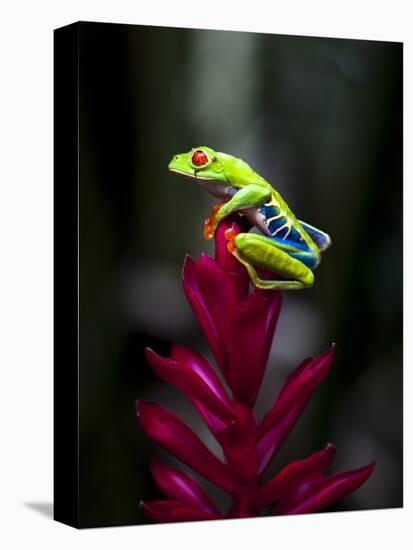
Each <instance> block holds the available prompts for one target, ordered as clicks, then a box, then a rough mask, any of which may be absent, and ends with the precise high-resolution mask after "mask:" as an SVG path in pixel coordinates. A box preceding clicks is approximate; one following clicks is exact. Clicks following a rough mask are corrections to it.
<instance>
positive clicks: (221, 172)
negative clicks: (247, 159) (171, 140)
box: [168, 146, 236, 200]
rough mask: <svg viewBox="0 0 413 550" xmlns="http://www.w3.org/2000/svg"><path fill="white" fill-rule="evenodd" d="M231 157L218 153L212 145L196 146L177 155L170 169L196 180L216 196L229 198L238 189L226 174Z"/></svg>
mask: <svg viewBox="0 0 413 550" xmlns="http://www.w3.org/2000/svg"><path fill="white" fill-rule="evenodd" d="M230 158H231V157H230V156H229V155H226V154H224V153H217V152H216V151H214V150H213V149H211V148H210V147H205V146H201V147H195V148H194V149H191V150H190V151H189V152H188V153H181V154H179V155H175V156H174V157H173V159H172V160H171V162H170V163H169V166H168V168H169V170H170V171H171V172H174V173H175V174H178V175H180V176H184V177H186V178H189V179H191V180H193V181H196V182H197V183H198V184H199V185H202V187H205V188H206V189H207V190H208V191H209V192H210V193H211V194H212V195H213V196H214V197H217V198H219V199H221V200H228V199H229V198H230V197H231V196H232V195H233V194H234V193H235V191H236V189H235V187H234V186H233V184H230V183H229V181H228V179H227V176H226V169H225V168H226V164H227V163H228V160H229V159H230Z"/></svg>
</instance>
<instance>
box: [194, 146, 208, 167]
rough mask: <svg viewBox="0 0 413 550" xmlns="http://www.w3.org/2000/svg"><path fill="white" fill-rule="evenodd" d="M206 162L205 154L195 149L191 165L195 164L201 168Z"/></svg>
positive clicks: (206, 156)
mask: <svg viewBox="0 0 413 550" xmlns="http://www.w3.org/2000/svg"><path fill="white" fill-rule="evenodd" d="M208 162H209V158H208V155H207V154H206V153H205V151H202V149H197V150H196V151H194V153H193V154H192V164H195V165H196V166H202V165H203V164H207V163H208Z"/></svg>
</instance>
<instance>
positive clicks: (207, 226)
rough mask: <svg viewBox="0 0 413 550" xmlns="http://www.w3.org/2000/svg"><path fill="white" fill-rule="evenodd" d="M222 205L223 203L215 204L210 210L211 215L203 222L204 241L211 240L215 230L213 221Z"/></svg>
mask: <svg viewBox="0 0 413 550" xmlns="http://www.w3.org/2000/svg"><path fill="white" fill-rule="evenodd" d="M224 204H225V202H219V203H217V204H215V205H214V207H213V208H212V212H211V214H210V215H209V216H208V218H206V220H205V221H204V239H206V240H207V241H209V240H210V239H212V238H213V236H214V234H215V229H216V225H217V224H216V221H215V218H216V215H217V213H218V211H219V210H220V209H221V207H222V206H223V205H224Z"/></svg>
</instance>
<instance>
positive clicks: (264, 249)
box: [169, 146, 331, 290]
mask: <svg viewBox="0 0 413 550" xmlns="http://www.w3.org/2000/svg"><path fill="white" fill-rule="evenodd" d="M169 170H170V171H171V172H174V173H176V174H179V175H182V176H185V177H187V178H190V179H191V180H193V181H196V182H197V183H199V184H200V185H202V187H205V188H206V189H207V190H208V191H209V192H210V193H211V194H212V195H213V196H214V197H216V198H218V199H219V200H220V201H221V202H220V203H218V204H217V205H215V207H214V208H213V211H212V214H211V216H210V217H209V218H207V220H206V221H205V228H204V236H205V238H207V239H211V238H212V237H213V236H214V233H215V230H216V228H217V226H218V224H219V222H220V221H221V220H223V219H224V218H225V216H228V215H229V214H232V213H233V212H239V213H242V214H243V215H245V216H246V217H247V219H248V221H249V222H250V223H251V224H252V225H253V226H254V227H256V228H257V229H258V231H259V233H260V234H256V233H239V234H238V235H235V233H234V232H233V231H232V230H231V229H229V230H227V232H226V234H225V236H226V238H227V240H228V244H227V247H228V250H229V251H230V252H231V253H232V254H233V255H234V256H235V257H236V258H237V259H238V260H239V261H240V262H241V263H242V264H243V265H244V266H245V267H246V269H247V271H248V273H249V276H250V279H251V282H252V283H253V284H254V285H255V286H256V287H258V288H264V289H280V290H293V289H300V288H305V287H310V286H312V285H313V282H314V273H313V270H314V269H315V268H316V267H317V266H318V264H319V263H320V260H321V254H320V253H321V252H322V251H324V250H326V249H327V248H328V247H329V246H330V244H331V239H330V237H329V235H327V233H324V232H323V231H320V230H319V229H317V228H315V227H313V226H311V225H309V224H307V223H304V222H302V221H300V220H298V219H297V218H296V217H295V215H294V214H293V212H292V211H291V210H290V208H289V207H288V205H287V203H286V202H285V201H284V200H283V199H282V197H281V195H280V194H279V193H278V192H277V191H276V190H275V189H274V188H273V187H272V185H271V184H269V183H268V182H267V181H266V180H265V179H264V178H263V177H262V176H260V175H259V174H257V173H256V172H255V171H254V170H253V169H252V168H251V167H250V166H249V165H248V164H247V163H246V162H244V161H243V160H241V159H239V158H236V157H233V156H231V155H227V154H225V153H218V152H216V151H214V150H213V149H211V148H210V147H204V146H201V147H197V148H195V149H191V151H189V152H188V153H182V154H178V155H175V156H174V157H173V158H172V160H171V162H170V163H169ZM257 267H258V268H264V269H266V270H269V271H271V272H273V273H276V274H278V275H281V276H282V279H274V280H266V279H262V278H260V277H259V275H258V273H257V269H256V268H257Z"/></svg>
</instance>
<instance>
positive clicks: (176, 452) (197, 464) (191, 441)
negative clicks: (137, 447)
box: [136, 401, 236, 492]
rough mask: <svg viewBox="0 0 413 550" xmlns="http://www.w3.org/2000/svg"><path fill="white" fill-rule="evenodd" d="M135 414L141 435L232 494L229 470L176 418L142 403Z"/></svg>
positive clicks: (232, 483)
mask: <svg viewBox="0 0 413 550" xmlns="http://www.w3.org/2000/svg"><path fill="white" fill-rule="evenodd" d="M136 414H137V416H138V419H139V423H140V425H141V427H142V429H143V431H144V432H145V433H146V435H147V436H148V437H149V438H150V439H152V440H153V441H154V442H155V443H156V444H157V445H159V446H160V447H163V448H164V449H165V450H166V451H167V452H169V453H171V454H172V455H173V456H175V457H176V458H177V459H178V460H180V461H181V462H183V463H184V464H186V465H187V466H189V467H190V468H192V469H193V470H195V471H197V472H198V473H199V474H201V475H202V476H203V477H204V478H205V479H207V480H209V481H211V483H214V484H215V485H217V487H221V488H222V489H224V491H228V492H232V491H233V490H234V488H235V487H236V483H235V480H234V479H233V476H232V474H231V471H230V470H229V468H228V467H227V466H225V464H222V462H220V461H219V460H218V458H217V457H216V456H215V455H214V454H212V453H211V451H210V450H209V449H208V448H207V447H206V446H205V444H204V443H203V442H202V441H201V440H200V439H199V437H198V436H197V435H195V434H194V432H193V431H192V430H191V429H190V428H188V426H187V425H186V424H185V423H184V422H183V421H182V420H181V419H180V418H178V417H177V416H176V415H175V414H173V413H171V412H170V411H167V410H166V409H164V408H163V407H161V406H160V405H157V404H155V403H144V402H143V401H138V402H137V403H136Z"/></svg>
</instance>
